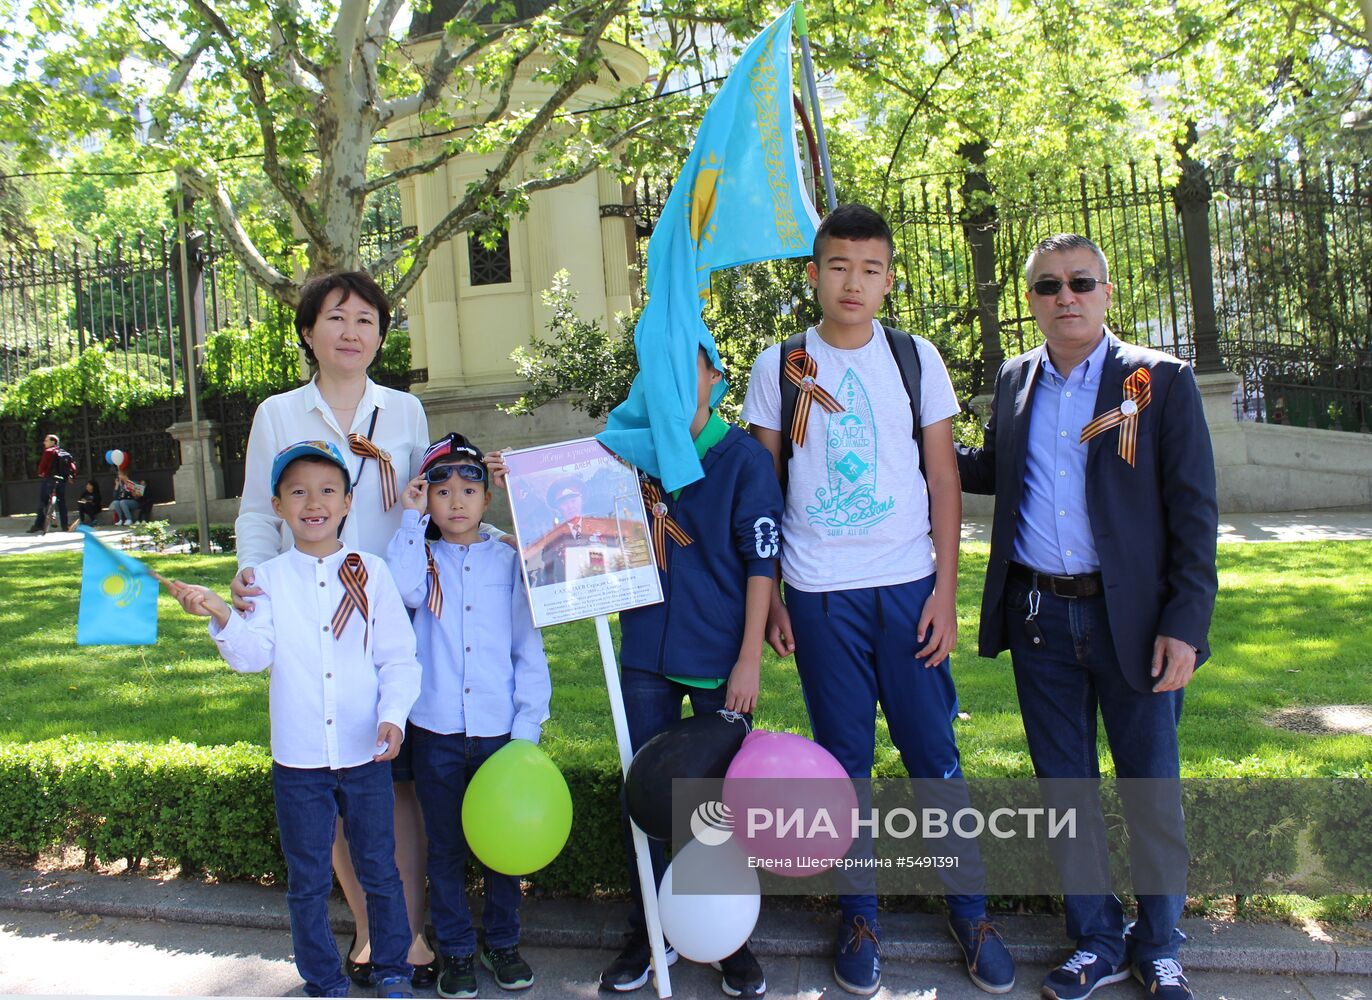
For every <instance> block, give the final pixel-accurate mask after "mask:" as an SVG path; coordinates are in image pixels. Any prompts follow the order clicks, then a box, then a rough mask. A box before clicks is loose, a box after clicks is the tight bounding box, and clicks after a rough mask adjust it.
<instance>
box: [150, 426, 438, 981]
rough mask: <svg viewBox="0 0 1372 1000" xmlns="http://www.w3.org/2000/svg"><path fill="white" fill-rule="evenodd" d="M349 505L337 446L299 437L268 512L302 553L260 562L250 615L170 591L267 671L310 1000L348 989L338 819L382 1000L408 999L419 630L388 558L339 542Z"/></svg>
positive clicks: (213, 632) (278, 789)
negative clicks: (405, 850)
mask: <svg viewBox="0 0 1372 1000" xmlns="http://www.w3.org/2000/svg"><path fill="white" fill-rule="evenodd" d="M351 501H352V491H351V483H350V482H349V476H348V467H347V465H346V464H345V463H344V461H343V456H342V455H341V454H340V453H339V451H338V448H337V447H335V446H334V445H333V444H331V443H329V442H327V441H300V442H297V443H296V444H293V445H291V446H289V447H288V448H285V449H283V450H282V451H281V452H280V453H279V454H278V455H277V456H276V460H275V461H274V462H273V463H272V507H273V509H274V510H275V511H276V513H277V516H279V517H280V518H281V519H282V520H283V521H285V522H286V525H287V526H288V527H289V528H290V529H291V532H292V534H293V535H294V536H295V546H294V548H292V549H290V550H288V551H286V552H284V553H282V554H281V555H279V556H277V557H276V558H274V559H270V560H268V561H267V562H265V563H263V564H262V565H261V566H259V567H257V585H258V586H259V587H261V588H262V591H263V593H262V595H261V596H260V597H256V598H255V599H254V605H255V607H254V609H253V612H252V614H251V616H250V617H248V618H243V617H241V616H239V615H237V614H234V613H233V612H232V610H231V609H230V607H229V605H228V604H227V603H225V601H224V599H223V598H222V597H220V596H219V595H218V594H216V593H215V592H214V591H212V590H210V589H209V588H207V587H198V586H193V585H190V584H185V583H181V582H180V581H172V582H171V583H170V584H169V587H170V590H171V592H172V596H173V597H175V598H176V599H177V600H178V601H180V602H181V606H182V607H183V608H184V609H185V610H186V611H188V612H189V613H191V614H193V615H200V616H202V617H207V618H211V619H212V621H211V622H210V636H211V637H212V638H213V639H214V641H215V643H216V644H217V645H218V646H219V652H220V655H222V656H223V657H224V659H225V660H227V661H228V663H229V666H231V667H232V668H233V669H234V670H237V671H239V672H242V673H255V672H258V671H261V670H266V669H267V668H268V667H270V668H271V702H270V704H271V709H270V710H271V749H272V790H273V792H274V794H275V797H276V821H277V825H278V827H279V828H280V833H281V850H282V853H283V854H284V855H285V856H286V866H287V872H288V889H287V893H286V902H287V906H288V908H289V910H290V916H291V942H292V945H293V947H294V950H295V965H296V968H297V969H298V970H299V972H300V975H301V977H302V978H303V979H304V980H305V993H306V995H307V996H312V997H318V996H324V997H334V996H338V997H343V996H347V995H348V977H347V976H346V975H344V973H343V962H342V956H341V955H340V954H339V952H338V945H337V943H336V942H335V941H334V936H333V930H332V929H331V928H330V926H329V908H328V903H329V893H330V892H331V891H332V889H333V865H332V857H331V852H332V847H333V839H334V827H335V824H336V822H337V820H338V817H339V816H342V818H343V825H344V829H345V830H346V832H347V835H348V843H349V844H350V845H351V847H352V854H353V864H354V866H355V867H356V869H357V877H358V880H359V881H360V882H361V883H362V888H363V889H364V890H366V893H367V909H368V912H369V914H370V917H371V934H372V956H373V957H372V963H373V965H374V967H375V972H374V974H373V975H374V981H375V982H376V984H377V995H378V996H383V997H410V996H412V995H413V993H412V991H411V989H410V976H411V967H410V965H409V964H408V963H407V962H406V961H405V958H406V955H407V953H408V949H409V945H410V932H409V922H408V919H407V918H406V915H405V897H404V894H403V892H402V890H401V885H400V873H399V872H398V871H397V870H396V867H395V831H394V829H393V827H392V825H391V824H392V819H391V817H392V811H393V801H392V796H393V792H392V789H391V774H390V769H391V763H390V762H391V759H392V758H394V757H395V755H396V754H397V753H398V752H399V751H400V744H401V741H402V740H403V739H404V738H405V732H404V727H405V719H406V717H407V716H408V715H409V712H410V706H412V705H413V704H414V700H415V698H416V696H417V695H418V694H419V682H420V669H419V663H418V661H417V660H416V658H415V638H414V629H413V628H411V627H410V619H409V615H408V614H407V613H406V611H405V605H404V604H403V603H402V601H401V599H400V593H399V591H397V590H396V586H395V582H394V581H393V580H392V578H391V574H390V571H389V570H388V569H387V568H386V564H385V562H384V561H383V560H382V559H381V558H380V557H379V556H374V555H369V554H367V553H363V552H350V551H348V550H347V549H346V548H344V546H343V544H342V543H341V542H340V541H339V540H338V532H339V529H340V528H341V526H342V524H343V519H344V518H345V517H346V516H347V514H348V509H349V507H350V506H351Z"/></svg>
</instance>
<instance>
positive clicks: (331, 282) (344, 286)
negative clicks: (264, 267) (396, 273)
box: [295, 271, 391, 365]
mask: <svg viewBox="0 0 1372 1000" xmlns="http://www.w3.org/2000/svg"><path fill="white" fill-rule="evenodd" d="M337 291H341V292H342V293H343V299H342V301H344V302H346V301H348V299H350V298H352V297H353V296H354V295H356V296H357V297H358V298H360V299H361V300H362V301H363V302H366V303H367V304H368V305H370V306H371V307H372V308H373V309H375V310H376V318H377V325H378V326H379V328H380V330H381V341H380V343H378V344H377V347H376V350H377V353H378V354H379V353H380V352H381V345H382V344H385V343H386V331H387V330H389V329H390V327H391V303H390V300H389V299H387V298H386V293H385V292H383V291H382V290H381V286H380V285H378V284H377V283H376V282H375V281H373V280H372V276H371V275H370V274H368V273H367V272H366V271H330V272H329V273H328V274H321V275H318V276H317V277H314V278H311V279H310V280H309V281H307V282H305V284H304V285H302V286H301V288H300V305H298V306H296V307H295V335H296V337H297V338H298V339H299V340H300V349H301V350H302V351H304V352H305V357H306V358H308V359H309V362H310V364H312V365H318V364H319V362H318V361H317V360H316V359H315V356H314V350H313V349H312V348H311V347H310V345H309V344H307V343H305V331H306V330H308V329H310V328H312V327H313V326H314V323H315V320H317V319H318V318H319V311H320V310H321V309H323V308H324V300H325V299H327V298H328V297H329V296H330V295H332V294H333V293H334V292H337Z"/></svg>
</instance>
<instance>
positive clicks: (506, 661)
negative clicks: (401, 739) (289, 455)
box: [386, 510, 552, 743]
mask: <svg viewBox="0 0 1372 1000" xmlns="http://www.w3.org/2000/svg"><path fill="white" fill-rule="evenodd" d="M428 523H429V519H428V518H427V517H424V518H421V517H420V516H419V515H418V514H417V513H415V512H414V511H412V510H407V511H405V513H404V516H403V517H402V519H401V523H400V529H399V530H398V531H396V533H395V535H394V536H393V537H392V538H391V543H390V545H389V546H387V548H386V564H387V566H389V567H390V570H391V575H392V576H394V577H395V582H396V586H397V587H399V588H400V596H401V598H402V599H403V600H404V602H405V605H406V607H411V608H415V609H416V610H415V616H414V632H415V639H416V641H417V646H418V658H419V663H420V666H421V667H422V668H423V675H422V677H421V680H420V686H419V699H418V700H417V701H416V702H415V704H414V708H412V709H411V710H410V721H411V722H413V723H414V724H415V725H416V726H421V727H423V728H424V729H427V730H429V731H431V732H435V733H445V734H451V733H466V734H467V735H468V736H503V735H504V734H505V733H509V734H510V737H511V739H516V740H530V741H531V742H534V743H537V742H538V737H539V734H540V732H541V730H542V726H543V723H544V722H545V721H547V718H548V701H549V699H550V698H551V697H552V680H551V679H550V678H549V676H548V659H547V657H546V656H545V655H544V652H543V635H542V633H541V632H539V630H538V629H536V628H534V625H533V615H532V614H531V613H530V611H529V599H528V595H527V594H526V593H525V591H524V581H523V579H522V578H521V573H520V569H519V556H518V554H517V553H516V552H515V550H514V549H512V548H511V547H510V546H508V545H506V544H504V543H503V542H497V541H494V540H491V539H490V538H489V537H488V536H487V535H485V534H484V533H483V534H482V535H481V538H482V541H480V542H478V543H477V544H475V545H455V544H453V543H451V542H445V541H441V540H440V541H436V542H430V543H429V547H430V548H431V550H432V551H433V556H434V563H435V564H436V565H437V566H438V583H439V587H440V589H441V590H442V592H443V608H442V615H441V617H438V618H435V617H434V614H433V612H431V611H430V610H429V605H428V598H429V576H428V559H427V558H426V556H425V551H424V528H425V527H426V526H427V525H428Z"/></svg>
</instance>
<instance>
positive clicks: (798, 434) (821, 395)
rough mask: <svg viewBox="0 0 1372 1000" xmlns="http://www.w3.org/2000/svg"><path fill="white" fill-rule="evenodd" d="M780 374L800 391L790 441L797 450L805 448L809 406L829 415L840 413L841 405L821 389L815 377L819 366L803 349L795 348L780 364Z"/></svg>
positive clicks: (792, 420)
mask: <svg viewBox="0 0 1372 1000" xmlns="http://www.w3.org/2000/svg"><path fill="white" fill-rule="evenodd" d="M781 371H782V374H784V375H785V376H786V380H787V381H788V382H790V383H791V384H792V385H794V386H795V387H796V388H797V389H799V390H800V398H799V399H798V400H796V415H795V416H794V417H793V418H792V419H791V441H792V443H793V444H794V445H795V446H796V447H797V448H803V447H804V446H805V428H806V426H807V425H808V424H809V422H810V405H811V404H812V403H818V404H819V405H820V406H822V407H823V408H824V409H825V410H827V411H828V412H829V413H842V412H843V404H842V403H840V402H839V401H838V400H837V399H835V398H834V397H833V396H831V395H829V393H828V391H827V390H825V389H823V388H821V387H820V384H819V381H818V379H817V378H816V376H817V375H818V374H819V365H817V364H815V359H814V358H812V357H810V355H808V354H806V353H805V348H803V347H797V348H796V349H795V350H794V351H792V352H791V353H790V354H788V355H787V356H786V360H785V361H784V362H782V366H781Z"/></svg>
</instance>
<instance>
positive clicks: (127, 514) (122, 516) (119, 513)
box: [110, 499, 138, 523]
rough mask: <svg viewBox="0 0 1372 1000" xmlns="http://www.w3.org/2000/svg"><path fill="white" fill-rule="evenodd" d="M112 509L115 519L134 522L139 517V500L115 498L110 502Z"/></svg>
mask: <svg viewBox="0 0 1372 1000" xmlns="http://www.w3.org/2000/svg"><path fill="white" fill-rule="evenodd" d="M110 510H111V511H112V512H113V513H114V517H115V520H117V521H127V522H129V523H133V521H134V520H135V519H136V518H137V517H138V501H137V500H132V499H129V500H115V501H112V502H111V503H110Z"/></svg>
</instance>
